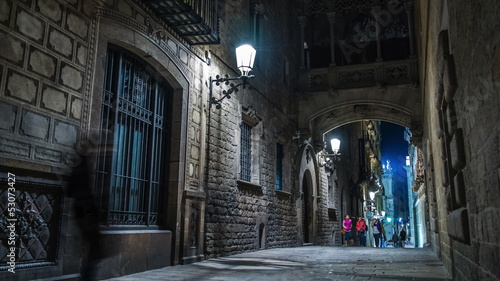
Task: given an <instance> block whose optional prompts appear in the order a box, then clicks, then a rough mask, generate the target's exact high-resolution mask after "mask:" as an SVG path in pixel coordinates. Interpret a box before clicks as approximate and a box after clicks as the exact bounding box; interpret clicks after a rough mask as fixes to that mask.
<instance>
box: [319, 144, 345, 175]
mask: <svg viewBox="0 0 500 281" xmlns="http://www.w3.org/2000/svg"><path fill="white" fill-rule="evenodd" d="M330 145H331V149H332V152H333V153H331V154H330V153H328V152H327V151H326V142H325V143H324V146H323V150H322V151H321V152H320V153H319V155H318V165H319V166H320V167H326V168H327V169H329V170H333V161H338V160H339V159H340V157H339V156H340V153H339V150H340V140H339V139H336V138H333V139H331V140H330Z"/></svg>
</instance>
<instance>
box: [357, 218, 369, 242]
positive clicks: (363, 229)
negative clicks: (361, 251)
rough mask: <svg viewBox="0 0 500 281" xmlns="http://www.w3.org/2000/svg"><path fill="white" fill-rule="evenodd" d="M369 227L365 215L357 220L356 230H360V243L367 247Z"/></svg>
mask: <svg viewBox="0 0 500 281" xmlns="http://www.w3.org/2000/svg"><path fill="white" fill-rule="evenodd" d="M367 229H368V226H367V225H366V222H365V220H364V219H363V217H359V218H358V221H357V222H356V231H357V232H358V237H359V245H360V246H362V247H366V230H367Z"/></svg>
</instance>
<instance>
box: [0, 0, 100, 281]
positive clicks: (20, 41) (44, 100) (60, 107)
mask: <svg viewBox="0 0 500 281" xmlns="http://www.w3.org/2000/svg"><path fill="white" fill-rule="evenodd" d="M86 8H88V6H87V5H83V4H82V3H81V1H77V0H73V1H64V2H63V1H55V0H46V1H44V0H40V1H31V0H28V1H10V0H6V1H1V3H0V50H1V51H0V112H1V114H0V115H1V118H0V173H2V175H3V174H4V173H9V172H10V173H14V174H16V175H17V180H18V181H24V182H25V183H26V186H29V187H30V188H31V189H32V190H34V191H31V192H32V196H35V195H36V196H38V197H39V198H54V197H53V195H52V194H56V193H57V194H59V195H58V196H61V197H60V198H64V196H65V195H64V187H63V186H64V178H65V177H66V176H67V175H69V174H70V173H71V171H72V167H74V166H75V165H76V164H77V163H79V161H80V158H79V156H78V154H77V152H76V151H77V146H78V140H79V138H80V122H81V121H82V119H83V116H82V110H81V108H82V100H83V91H84V87H85V85H84V80H85V67H86V65H87V51H88V39H89V32H88V24H89V21H90V20H89V12H88V10H87V9H86ZM46 184H50V188H47V187H44V186H45V185H46ZM2 188H3V186H2ZM24 188H25V187H24V185H19V190H18V191H19V192H27V191H28V190H29V189H26V190H25V189H24ZM23 198H24V197H19V198H18V203H19V204H20V206H21V205H22V204H23V203H26V202H21V201H23V200H24V199H23ZM56 198H58V197H56ZM70 203H71V200H68V199H62V201H57V202H56V201H48V202H47V204H48V205H43V207H44V208H53V209H54V210H61V212H59V211H58V212H54V215H52V216H43V218H42V217H40V219H41V220H42V221H44V223H48V224H51V225H55V224H57V226H55V229H59V231H54V229H51V230H50V232H49V237H48V238H47V240H44V242H43V243H50V245H49V244H47V245H49V246H44V249H43V250H41V249H36V248H34V247H33V248H30V249H29V251H30V252H31V253H33V252H34V251H35V252H41V251H46V252H47V254H41V255H39V256H38V257H37V256H36V255H34V254H33V256H32V258H28V259H26V258H25V259H24V260H23V261H24V263H25V264H23V262H21V261H20V262H19V270H18V271H17V274H16V276H15V278H21V279H36V278H44V277H47V276H56V275H63V274H65V273H66V272H69V273H75V272H78V268H79V265H80V264H81V261H82V260H81V258H82V257H81V255H78V254H75V253H80V252H82V250H81V249H82V248H81V247H82V243H81V240H82V239H81V236H79V235H80V234H79V233H80V230H79V229H78V228H77V227H76V226H75V225H74V223H73V222H72V221H71V220H70V217H71V214H70V212H69V210H70V207H68V204H70ZM47 206H49V207H47ZM63 206H65V207H66V208H64V209H63ZM37 208H38V209H39V210H41V208H42V206H41V205H39V204H38V205H37ZM55 214H58V215H57V216H56V215H55ZM38 215H39V214H37V216H38ZM20 235H29V233H20ZM45 241H52V242H45ZM18 243H20V242H18ZM65 246H67V248H65ZM30 247H31V246H30ZM61 249H65V250H66V251H64V250H61ZM70 252H71V254H69V255H68V253H70ZM45 256H47V257H48V258H44V257H45ZM40 262H41V263H42V264H43V263H45V265H50V266H45V267H43V268H40V267H38V268H36V267H33V266H32V265H33V264H37V263H38V265H40ZM2 266H4V264H2ZM23 268H24V269H23ZM11 275H12V274H10V273H6V272H5V271H2V272H0V276H1V278H2V279H3V280H9V278H14V277H13V276H11Z"/></svg>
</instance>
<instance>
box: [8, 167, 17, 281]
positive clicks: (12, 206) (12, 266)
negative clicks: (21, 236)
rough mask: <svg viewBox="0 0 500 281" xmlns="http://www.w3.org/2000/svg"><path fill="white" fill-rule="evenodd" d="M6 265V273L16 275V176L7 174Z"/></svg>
mask: <svg viewBox="0 0 500 281" xmlns="http://www.w3.org/2000/svg"><path fill="white" fill-rule="evenodd" d="M7 179H8V181H7V184H8V186H9V187H8V188H7V219H6V221H7V225H6V228H7V245H8V248H7V259H8V261H7V265H8V271H9V272H11V273H16V271H15V270H16V253H17V247H16V223H17V215H16V188H15V184H16V175H14V174H12V173H8V174H7Z"/></svg>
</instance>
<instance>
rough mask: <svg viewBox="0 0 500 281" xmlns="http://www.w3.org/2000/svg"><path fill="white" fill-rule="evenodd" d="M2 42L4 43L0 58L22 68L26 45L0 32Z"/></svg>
mask: <svg viewBox="0 0 500 281" xmlns="http://www.w3.org/2000/svg"><path fill="white" fill-rule="evenodd" d="M0 42H2V52H0V56H1V57H2V58H3V59H5V60H8V61H10V62H12V63H13V64H15V65H17V66H22V63H23V60H24V52H25V50H26V44H25V43H24V42H22V41H20V40H18V39H16V38H14V37H12V36H9V35H7V34H5V33H3V32H0Z"/></svg>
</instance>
